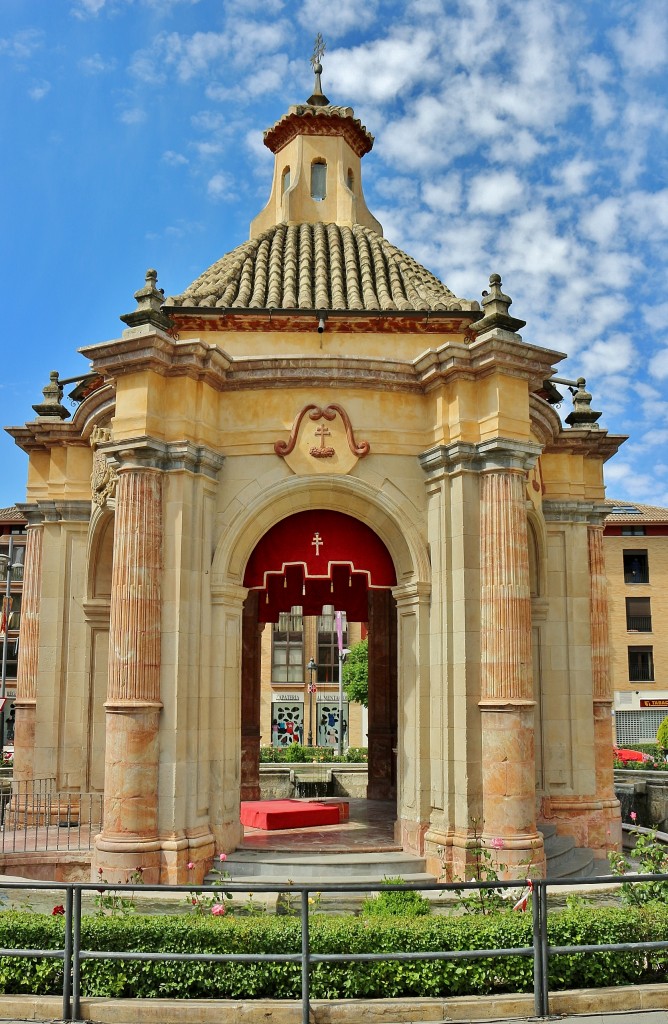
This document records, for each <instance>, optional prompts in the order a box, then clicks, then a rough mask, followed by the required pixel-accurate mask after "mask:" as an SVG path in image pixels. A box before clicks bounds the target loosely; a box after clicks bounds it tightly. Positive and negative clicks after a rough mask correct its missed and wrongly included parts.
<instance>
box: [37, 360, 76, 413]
mask: <svg viewBox="0 0 668 1024" xmlns="http://www.w3.org/2000/svg"><path fill="white" fill-rule="evenodd" d="M42 394H43V395H44V401H43V402H39V403H38V404H37V405H33V409H34V410H35V412H36V413H37V415H38V416H39V418H40V419H44V418H47V419H58V420H66V419H67V418H68V416H69V415H70V413H69V412H68V410H67V409H66V408H65V406H64V405H63V404H62V398H63V385H62V384H61V383H60V381H59V380H58V371H57V370H52V371H51V373H50V374H49V383H48V384H47V385H46V387H45V388H43V389H42Z"/></svg>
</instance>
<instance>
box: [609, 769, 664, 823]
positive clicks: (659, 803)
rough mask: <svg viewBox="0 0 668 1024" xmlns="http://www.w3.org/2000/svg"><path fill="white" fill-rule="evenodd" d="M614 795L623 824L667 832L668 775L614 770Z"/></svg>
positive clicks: (632, 770)
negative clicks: (633, 820)
mask: <svg viewBox="0 0 668 1024" xmlns="http://www.w3.org/2000/svg"><path fill="white" fill-rule="evenodd" d="M615 794H616V796H617V799H618V800H619V801H620V803H621V805H622V821H624V822H626V823H627V824H631V822H632V819H631V816H630V815H631V811H634V812H635V814H636V815H637V817H636V820H635V824H636V825H642V826H643V827H644V828H655V827H656V828H658V829H659V830H660V831H661V832H666V831H668V772H643V771H638V770H634V769H631V770H624V769H621V768H618V769H616V770H615Z"/></svg>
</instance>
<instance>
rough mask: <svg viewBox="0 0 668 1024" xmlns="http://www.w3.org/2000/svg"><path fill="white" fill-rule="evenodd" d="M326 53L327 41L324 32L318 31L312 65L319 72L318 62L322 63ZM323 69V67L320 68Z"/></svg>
mask: <svg viewBox="0 0 668 1024" xmlns="http://www.w3.org/2000/svg"><path fill="white" fill-rule="evenodd" d="M324 53H325V41H324V39H323V38H322V33H321V32H318V34H317V36H316V37H315V45H314V47H313V56H312V57H311V67H312V68H313V70H314V71H316V72H317V70H318V69H316V64H321V62H322V58H323V55H324ZM319 70H320V71H322V67H321V68H320V69H319Z"/></svg>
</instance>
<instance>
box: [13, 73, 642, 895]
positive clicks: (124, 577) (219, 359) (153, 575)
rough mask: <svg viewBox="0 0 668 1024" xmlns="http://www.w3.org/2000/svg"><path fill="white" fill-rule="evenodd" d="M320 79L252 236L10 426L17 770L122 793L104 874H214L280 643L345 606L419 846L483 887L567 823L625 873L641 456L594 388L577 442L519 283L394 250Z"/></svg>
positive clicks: (232, 831) (97, 845) (231, 845)
mask: <svg viewBox="0 0 668 1024" xmlns="http://www.w3.org/2000/svg"><path fill="white" fill-rule="evenodd" d="M315 70H316V87H315V91H314V94H313V95H312V96H311V97H310V99H309V100H308V101H307V102H306V103H304V104H301V105H297V106H292V107H290V108H289V110H288V112H287V113H286V114H285V115H284V116H283V117H281V118H280V120H279V121H278V122H277V123H276V124H274V125H273V127H271V128H270V129H269V130H268V131H267V132H266V133H265V144H266V145H267V146H268V147H269V149H270V150H271V152H272V153H273V154H274V157H275V164H274V176H273V182H272V186H271V194H270V196H269V201H268V203H267V205H266V206H265V208H264V209H263V210H262V211H261V212H260V213H259V214H258V215H257V217H256V218H255V220H254V221H253V222H252V223H251V227H250V238H249V240H248V241H245V242H243V243H242V244H241V245H239V246H238V247H237V248H236V249H234V250H233V251H232V252H230V253H227V254H226V255H224V256H223V257H222V258H221V259H220V260H219V261H218V262H217V263H215V264H214V265H213V266H212V267H209V268H208V269H207V270H205V271H204V273H203V274H201V276H200V277H198V279H197V280H196V281H194V282H193V284H191V285H189V286H188V287H187V288H186V289H185V290H184V291H183V292H181V294H179V295H177V296H175V297H172V298H165V296H164V294H163V292H162V291H161V290H158V288H157V286H156V280H157V275H156V272H155V271H153V270H149V271H148V273H147V274H146V283H145V287H143V288H142V289H141V290H140V291H138V292H137V293H136V295H135V299H136V300H137V307H136V310H135V311H134V312H132V313H129V314H127V315H125V316H123V317H121V319H122V320H123V321H124V323H125V328H124V329H123V330H122V332H121V334H120V337H118V338H115V339H113V340H112V341H105V342H101V343H98V344H91V345H89V346H86V347H84V348H83V349H81V352H82V353H83V355H84V356H85V358H86V359H87V360H89V361H90V372H89V373H88V374H87V375H86V377H85V378H83V379H82V380H81V381H80V382H79V383H78V384H77V387H76V388H75V389H74V392H73V397H74V399H75V402H76V403H77V404H76V409H75V411H74V414H73V415H72V416H71V418H70V414H69V412H68V411H67V409H65V407H64V406H63V405H62V395H63V383H67V382H63V381H61V380H60V379H59V377H58V374H57V373H55V372H54V373H52V374H51V383H50V384H49V385H48V386H47V388H46V389H45V392H44V400H43V402H42V403H41V404H38V405H36V406H34V408H35V411H36V413H37V415H36V418H35V419H33V420H31V421H30V422H28V423H26V425H25V426H22V427H13V428H10V430H9V432H10V434H11V435H12V436H13V437H14V438H15V440H16V443H17V444H18V445H19V446H20V447H21V448H22V449H23V450H24V451H25V452H27V453H28V455H29V473H28V483H27V498H26V502H25V503H24V504H22V505H20V509H21V511H22V512H23V514H24V515H25V517H26V518H27V520H28V524H29V529H28V542H27V545H28V550H27V555H26V576H25V580H24V589H23V605H22V646H21V652H20V663H19V668H18V680H17V697H16V731H15V777H16V778H17V779H19V780H22V781H23V782H29V781H30V780H32V779H45V778H50V779H55V780H56V785H57V788H58V790H59V791H61V792H63V791H64V792H68V793H70V794H72V795H73V796H75V797H76V795H77V794H84V793H90V792H103V794H104V825H103V828H102V830H101V833H100V834H99V835H98V836H97V837H96V839H95V842H94V850H93V856H92V872H93V875H94V876H96V875H97V872H98V869H102V871H103V872H104V874H105V876H106V877H108V878H110V879H111V878H114V879H115V878H119V877H121V876H122V874H123V873H124V872H126V871H127V870H128V869H129V870H134V869H135V867H137V866H141V867H143V869H144V874H145V878H146V880H147V881H149V882H164V883H167V882H174V883H176V882H186V881H192V880H193V879H194V878H195V876H196V877H197V878H202V877H203V876H204V873H205V871H206V870H207V869H208V866H209V865H210V863H211V860H212V858H213V856H214V854H215V853H216V852H220V851H231V850H233V849H235V847H236V846H237V845H238V844H239V842H240V840H241V837H242V826H241V825H240V820H239V807H240V800H241V799H243V798H248V797H252V796H256V795H257V794H258V792H259V788H258V787H259V783H258V778H259V768H258V759H259V749H260V744H261V743H264V744H269V743H270V742H271V737H270V735H269V734H270V729H271V726H270V723H269V722H268V721H261V720H260V678H261V673H262V669H261V660H262V659H261V654H260V652H261V637H262V632H263V626H264V625H265V624H266V623H276V622H277V621H278V618H279V616H280V615H281V613H286V612H290V610H291V609H295V608H298V609H300V610H301V612H303V615H304V616H317V615H320V614H321V611H322V609H323V607H325V606H330V607H331V606H333V607H334V608H336V609H337V610H341V611H344V612H345V613H346V615H347V619H348V621H350V622H360V623H365V624H367V625H368V631H369V652H370V657H369V661H370V667H369V709H368V746H369V783H368V795H369V796H370V797H374V798H380V799H391V800H396V825H395V836H396V839H397V840H398V841H399V842H400V843H401V844H402V846H403V849H404V850H405V851H407V852H412V853H415V854H421V855H424V856H426V859H427V865H428V869H429V868H430V869H431V870H432V871H434V872H435V873H440V865H441V861H442V860H443V861H444V862H445V864H446V866H447V867H448V868H449V869H450V870H451V871H452V872H453V873H455V874H457V875H459V876H460V877H461V876H463V875H464V874H465V872H466V867H467V861H468V859H469V858H470V857H471V849H470V847H471V844H472V841H473V840H474V839H475V837H481V841H482V843H483V844H484V845H487V846H492V845H493V846H494V849H495V852H498V854H499V859H500V860H501V861H502V862H503V863H505V864H507V865H509V871H510V872H511V873H512V872H513V870H515V871H517V870H518V869H519V867H520V866H524V865H526V864H527V863H529V862H530V861H531V862H532V863H533V865H534V866H535V867H536V868H538V869H540V868H541V867H543V868H544V853H543V837H542V834H541V832H540V831H539V826H541V825H542V824H545V823H549V824H551V825H555V826H556V827H557V832H558V833H559V834H563V835H567V836H571V837H574V838H575V840H576V843H577V844H578V845H579V846H582V847H589V848H590V849H592V850H594V851H595V853H596V854H597V856H604V855H605V853H606V851H608V850H609V849H611V848H615V847H616V846H617V844H618V842H619V839H620V833H621V826H620V815H619V806H618V802H617V800H616V799H615V795H614V790H613V777H612V760H611V750H610V748H611V744H612V716H611V708H612V694H611V688H610V676H609V651H608V627H607V614H608V613H607V598H606V583H605V575H604V565H603V553H602V539H603V527H602V522H603V517H604V516H605V513H606V511H607V509H606V507H605V505H604V504H603V499H604V485H603V464H604V463H605V461H606V460H607V459H608V458H610V457H611V456H612V455H613V454H614V453H615V452H616V450H617V448H618V446H619V444H620V443H621V441H622V440H623V438H620V437H612V436H610V435H609V434H608V433H607V432H606V431H605V430H603V429H599V428H598V426H597V423H596V420H597V417H598V414H597V413H594V412H593V411H591V408H590V403H591V396H590V395H589V394H588V393H587V392H586V391H585V389H584V381H582V380H581V381H579V382H577V383H576V384H575V386H574V387H573V388H572V391H573V392H574V393H575V399H574V404H573V411H572V412H571V413H570V414H569V416H568V417H566V423H565V424H564V423H562V422H561V420H560V418H559V415H558V414H557V412H556V411H555V408H554V406H553V404H551V402H555V401H556V400H557V399H558V398H560V396H559V395H557V394H556V389H555V388H554V384H553V383H552V382H551V380H550V379H551V378H552V377H553V376H554V374H555V372H556V371H555V366H556V364H558V363H559V362H560V360H562V359H563V358H564V355H563V354H562V353H561V352H556V351H551V350H548V349H545V348H539V347H537V346H536V345H532V344H531V343H530V342H529V341H527V340H523V338H522V337H521V335H520V333H519V331H520V330H521V329H522V328H523V327H524V326H525V322H524V321H522V320H519V319H516V318H515V317H514V316H512V315H511V313H510V312H509V307H510V305H511V300H510V298H508V296H507V295H505V294H504V292H503V290H502V283H501V279H500V277H499V276H498V275H497V274H492V276H491V277H490V279H489V285H488V287H487V290H486V291H483V293H482V296H483V297H482V302H481V304H479V303H478V302H476V301H472V300H466V299H461V298H457V297H456V296H455V295H454V294H453V293H452V292H451V291H449V290H448V288H447V287H446V286H445V285H443V284H442V283H441V282H440V281H439V280H438V279H437V278H436V277H435V276H434V275H433V274H431V273H430V272H429V271H428V270H426V269H425V268H424V267H422V266H420V265H419V264H418V263H416V261H415V260H414V259H412V258H411V257H410V256H408V255H407V254H406V253H404V252H402V251H401V250H400V249H398V248H396V247H395V246H394V245H392V243H391V242H389V241H387V240H386V239H385V238H384V237H383V231H382V228H381V225H380V224H379V223H378V221H377V220H376V219H375V217H374V216H373V215H372V214H371V213H370V212H369V210H368V209H367V206H366V203H365V200H364V194H363V191H362V172H361V160H362V157H363V156H364V155H365V153H367V152H369V150H370V149H371V147H372V145H373V138H372V136H371V135H370V134H369V132H368V131H367V129H366V128H365V127H363V125H362V124H361V123H360V121H359V120H357V119H356V118H355V116H354V113H353V111H352V109H350V108H349V107H339V106H334V105H332V104H330V102H329V101H328V100H327V98H326V97H325V96H324V95H323V94H322V91H321V88H320V71H321V68H320V66H319V65H318V64H316V65H315ZM483 283H484V282H481V285H482V284H483ZM546 382H547V383H546ZM571 383H572V382H571ZM555 395H556V398H555ZM82 804H83V801H82ZM499 840H501V843H500V842H499ZM500 846H501V847H502V848H501V849H500V850H499V849H498V848H499V847H500ZM189 862H192V863H194V864H195V865H196V867H195V869H194V872H193V869H191V870H188V869H187V865H188V863H189ZM521 870H524V867H522V868H521Z"/></svg>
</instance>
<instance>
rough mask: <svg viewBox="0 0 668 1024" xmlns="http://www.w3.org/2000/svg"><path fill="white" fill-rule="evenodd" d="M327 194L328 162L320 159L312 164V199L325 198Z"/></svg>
mask: <svg viewBox="0 0 668 1024" xmlns="http://www.w3.org/2000/svg"><path fill="white" fill-rule="evenodd" d="M326 195H327V164H326V163H324V161H322V160H320V161H318V162H317V163H314V164H311V199H318V200H320V199H324V198H325V196H326Z"/></svg>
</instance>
